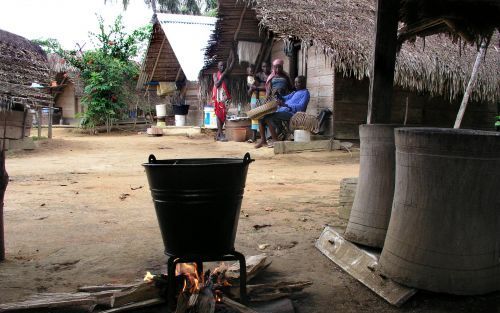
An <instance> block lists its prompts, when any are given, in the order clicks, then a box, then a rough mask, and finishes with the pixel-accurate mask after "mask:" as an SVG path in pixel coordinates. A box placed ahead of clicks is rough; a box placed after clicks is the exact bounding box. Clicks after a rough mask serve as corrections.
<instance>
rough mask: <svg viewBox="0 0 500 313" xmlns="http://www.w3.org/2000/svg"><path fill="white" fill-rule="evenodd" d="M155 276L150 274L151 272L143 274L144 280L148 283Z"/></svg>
mask: <svg viewBox="0 0 500 313" xmlns="http://www.w3.org/2000/svg"><path fill="white" fill-rule="evenodd" d="M154 278H155V275H153V274H151V272H149V271H148V272H146V275H145V276H144V281H145V282H147V283H150V282H152V281H153V279H154Z"/></svg>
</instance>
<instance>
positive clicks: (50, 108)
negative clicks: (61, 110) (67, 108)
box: [47, 103, 54, 139]
mask: <svg viewBox="0 0 500 313" xmlns="http://www.w3.org/2000/svg"><path fill="white" fill-rule="evenodd" d="M53 108H54V104H53V103H50V104H49V122H48V125H49V126H48V127H49V128H48V134H47V137H48V138H49V139H51V138H52V115H53V112H52V109H53Z"/></svg>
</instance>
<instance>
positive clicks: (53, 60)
mask: <svg viewBox="0 0 500 313" xmlns="http://www.w3.org/2000/svg"><path fill="white" fill-rule="evenodd" d="M47 60H48V65H49V70H50V79H51V80H55V81H56V82H57V85H58V87H57V91H62V90H64V88H65V87H66V86H67V85H68V83H69V82H71V83H73V85H74V86H75V95H76V96H79V97H81V96H83V88H84V86H83V81H82V79H81V77H80V70H79V69H77V68H76V67H74V66H72V65H71V64H70V63H69V62H68V61H66V60H65V59H64V58H62V57H61V56H59V55H58V54H56V53H50V54H49V55H48V56H47ZM54 91H55V90H54V88H52V87H51V93H52V94H56V95H57V93H56V92H54Z"/></svg>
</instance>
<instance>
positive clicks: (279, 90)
mask: <svg viewBox="0 0 500 313" xmlns="http://www.w3.org/2000/svg"><path fill="white" fill-rule="evenodd" d="M284 63H285V62H284V61H283V60H282V59H276V60H274V61H273V70H272V72H271V74H270V75H269V77H267V80H266V95H267V96H268V97H269V96H274V95H277V96H278V97H280V96H284V95H287V94H288V93H290V91H292V89H293V85H292V81H291V80H290V76H289V75H288V74H287V72H285V71H284V70H283V64H284Z"/></svg>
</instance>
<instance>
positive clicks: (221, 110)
mask: <svg viewBox="0 0 500 313" xmlns="http://www.w3.org/2000/svg"><path fill="white" fill-rule="evenodd" d="M228 63H229V66H226V62H224V61H219V63H218V64H217V69H218V71H217V73H214V74H213V80H214V87H213V89H212V100H213V101H214V111H215V115H216V116H217V134H216V135H215V140H217V141H227V139H226V136H225V135H224V132H223V131H222V128H223V127H224V123H225V122H226V116H227V107H226V106H227V105H229V102H230V101H231V94H230V93H229V79H228V77H227V75H228V74H229V72H231V69H232V68H233V65H234V52H233V50H231V52H229V57H228Z"/></svg>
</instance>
